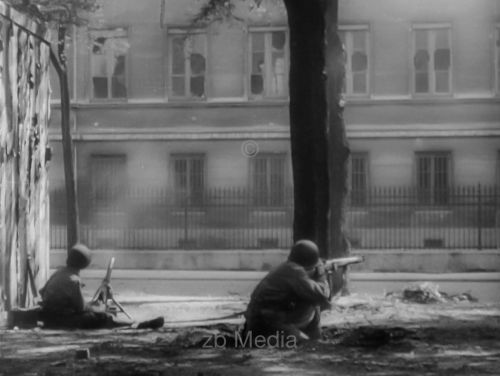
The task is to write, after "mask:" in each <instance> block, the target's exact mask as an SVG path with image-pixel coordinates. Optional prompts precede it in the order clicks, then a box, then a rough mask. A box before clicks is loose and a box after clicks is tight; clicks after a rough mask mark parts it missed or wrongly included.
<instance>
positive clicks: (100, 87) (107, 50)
mask: <svg viewBox="0 0 500 376" xmlns="http://www.w3.org/2000/svg"><path fill="white" fill-rule="evenodd" d="M92 33H93V35H94V38H93V43H92V55H91V56H92V62H91V69H92V84H93V97H94V98H96V99H105V98H126V97H127V82H126V55H127V51H128V49H129V44H128V40H127V38H124V37H123V34H124V30H123V29H115V30H103V31H93V32H92ZM95 34H101V35H97V36H95Z"/></svg>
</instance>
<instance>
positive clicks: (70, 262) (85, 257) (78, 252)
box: [66, 243, 92, 269]
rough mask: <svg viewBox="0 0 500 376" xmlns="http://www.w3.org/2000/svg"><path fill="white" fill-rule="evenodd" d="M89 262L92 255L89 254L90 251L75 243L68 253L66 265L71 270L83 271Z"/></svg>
mask: <svg viewBox="0 0 500 376" xmlns="http://www.w3.org/2000/svg"><path fill="white" fill-rule="evenodd" d="M91 260H92V255H91V253H90V249H88V248H87V246H85V245H84V244H81V243H76V244H75V245H73V247H71V249H70V250H69V252H68V258H67V259H66V265H67V266H69V267H71V268H76V269H85V268H86V267H87V266H89V265H90V261H91Z"/></svg>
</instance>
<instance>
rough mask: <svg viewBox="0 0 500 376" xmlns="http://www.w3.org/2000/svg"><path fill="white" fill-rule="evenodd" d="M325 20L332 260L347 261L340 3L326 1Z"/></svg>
mask: <svg viewBox="0 0 500 376" xmlns="http://www.w3.org/2000/svg"><path fill="white" fill-rule="evenodd" d="M325 19H326V21H325V24H326V28H327V29H326V42H327V44H326V56H327V59H326V71H327V75H328V80H327V102H328V120H327V127H328V166H329V168H328V172H329V202H330V213H329V245H330V248H329V250H330V254H329V257H345V256H347V255H348V252H349V249H348V248H347V247H346V243H345V239H344V232H343V224H344V208H345V206H344V204H345V198H346V194H347V160H348V157H349V153H350V150H349V146H348V142H347V137H346V132H345V124H344V118H343V111H344V108H343V103H342V87H343V84H344V78H345V68H344V63H345V58H344V50H343V46H342V42H341V40H340V38H339V35H338V1H336V0H327V1H326V11H325ZM346 274H347V270H346V269H344V270H339V271H337V272H336V273H333V275H332V276H331V281H330V285H331V287H332V290H333V291H332V293H337V292H338V291H339V290H340V289H342V288H344V289H346V288H347V286H346V284H347V275H346Z"/></svg>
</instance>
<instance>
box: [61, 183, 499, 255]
mask: <svg viewBox="0 0 500 376" xmlns="http://www.w3.org/2000/svg"><path fill="white" fill-rule="evenodd" d="M442 194H443V193H442V192H441V193H440V195H441V196H440V197H442ZM193 197H195V198H196V199H193ZM278 197H279V199H278ZM422 197H423V195H422V191H419V190H417V189H415V188H411V187H397V188H372V189H370V190H366V191H364V192H361V193H360V192H356V195H355V196H354V195H353V196H352V198H353V199H351V196H350V197H349V198H348V200H347V205H346V218H345V227H346V231H347V234H348V236H349V238H350V239H351V242H352V244H353V247H354V248H369V249H377V248H398V249H401V248H408V249H415V248H456V249H459V248H469V249H472V248H476V249H485V248H500V187H482V186H479V185H478V186H474V187H453V188H449V189H447V191H446V199H445V200H440V201H434V202H431V201H429V200H425V199H422ZM52 198H53V199H52V200H51V242H52V248H64V247H65V246H66V227H65V225H64V223H65V209H64V208H65V206H64V191H62V192H53V193H52ZM437 202H439V203H437ZM80 215H81V237H82V240H83V241H85V242H86V243H87V244H89V245H90V246H91V247H92V248H114V249H255V248H258V249H259V248H260V249H262V248H288V247H290V246H291V243H292V222H293V191H292V189H282V190H281V191H280V192H269V191H260V192H257V191H253V190H248V189H242V188H231V189H229V188H220V189H209V190H206V191H204V192H181V193H179V192H172V191H169V190H166V189H153V188H149V189H146V188H141V189H121V190H119V191H117V190H115V191H113V192H112V191H108V192H103V191H100V192H99V195H98V197H94V195H93V194H92V193H91V192H90V193H89V194H88V195H86V196H85V197H80Z"/></svg>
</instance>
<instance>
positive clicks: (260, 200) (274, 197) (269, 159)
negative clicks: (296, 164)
mask: <svg viewBox="0 0 500 376" xmlns="http://www.w3.org/2000/svg"><path fill="white" fill-rule="evenodd" d="M250 161H251V169H250V173H251V181H252V189H253V193H254V204H255V205H258V206H274V207H276V206H283V205H284V203H285V161H286V158H285V155H284V154H259V155H258V156H256V157H255V158H253V159H251V160H250Z"/></svg>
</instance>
